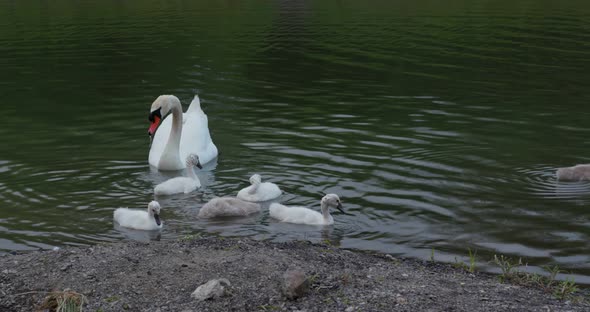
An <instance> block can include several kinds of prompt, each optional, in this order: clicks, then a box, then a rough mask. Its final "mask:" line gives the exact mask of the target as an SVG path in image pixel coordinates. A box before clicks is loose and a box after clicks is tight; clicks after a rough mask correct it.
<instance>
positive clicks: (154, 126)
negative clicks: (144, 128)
mask: <svg viewBox="0 0 590 312" xmlns="http://www.w3.org/2000/svg"><path fill="white" fill-rule="evenodd" d="M160 121H161V119H160V117H158V116H154V118H153V121H152V122H151V123H150V128H149V129H148V135H149V136H150V137H152V138H153V137H154V134H155V133H156V129H158V126H159V125H160Z"/></svg>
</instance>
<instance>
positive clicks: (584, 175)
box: [556, 164, 590, 181]
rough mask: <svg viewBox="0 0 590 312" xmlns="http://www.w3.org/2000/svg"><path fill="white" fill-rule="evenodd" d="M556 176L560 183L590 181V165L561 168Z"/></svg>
mask: <svg viewBox="0 0 590 312" xmlns="http://www.w3.org/2000/svg"><path fill="white" fill-rule="evenodd" d="M556 175H557V180H559V181H582V180H590V164H585V165H576V166H573V167H565V168H559V169H557V173H556Z"/></svg>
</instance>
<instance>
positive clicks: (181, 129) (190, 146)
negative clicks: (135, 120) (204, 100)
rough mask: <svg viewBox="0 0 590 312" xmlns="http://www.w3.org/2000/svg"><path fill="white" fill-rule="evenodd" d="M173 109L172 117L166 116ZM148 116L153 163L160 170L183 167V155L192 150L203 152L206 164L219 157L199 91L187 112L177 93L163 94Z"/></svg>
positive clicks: (203, 161)
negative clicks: (183, 108)
mask: <svg viewBox="0 0 590 312" xmlns="http://www.w3.org/2000/svg"><path fill="white" fill-rule="evenodd" d="M170 112H171V113H172V118H165V117H166V116H167V114H168V113H170ZM148 119H149V120H150V122H151V124H150V128H149V129H148V134H149V135H150V137H151V138H152V146H151V147H150V154H149V163H150V165H152V166H154V167H156V168H158V169H160V170H180V169H184V168H185V163H184V162H183V161H182V160H181V159H186V157H187V156H188V155H189V154H197V155H199V157H200V160H201V163H202V164H206V163H208V162H210V161H211V160H213V159H214V158H215V157H217V147H216V146H215V144H213V141H212V140H211V134H210V133H209V126H208V121H207V115H205V113H204V112H203V110H201V103H200V101H199V96H197V95H195V98H194V99H193V101H192V103H191V105H190V106H189V108H188V109H187V110H186V113H184V114H183V113H182V106H181V104H180V100H178V98H177V97H175V96H174V95H160V96H159V97H158V98H157V99H156V100H155V101H154V103H153V104H152V107H151V109H150V115H149V118H148ZM162 119H164V121H162ZM160 123H161V124H160Z"/></svg>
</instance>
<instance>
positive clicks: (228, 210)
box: [199, 197, 260, 218]
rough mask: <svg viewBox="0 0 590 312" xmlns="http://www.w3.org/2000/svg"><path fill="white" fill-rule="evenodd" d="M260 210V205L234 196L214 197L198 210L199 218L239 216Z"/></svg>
mask: <svg viewBox="0 0 590 312" xmlns="http://www.w3.org/2000/svg"><path fill="white" fill-rule="evenodd" d="M259 211H260V205H259V204H256V203H251V202H247V201H244V200H241V199H238V198H235V197H216V198H213V199H211V200H210V201H209V202H208V203H206V204H204V205H203V207H201V210H199V218H215V217H241V216H247V215H250V214H253V213H256V212H259Z"/></svg>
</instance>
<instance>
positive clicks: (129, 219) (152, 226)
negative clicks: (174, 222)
mask: <svg viewBox="0 0 590 312" xmlns="http://www.w3.org/2000/svg"><path fill="white" fill-rule="evenodd" d="M159 214H160V204H158V202H157V201H152V202H150V203H149V205H148V209H147V211H145V210H137V209H128V208H118V209H116V210H115V212H114V213H113V218H114V219H115V221H117V223H119V225H121V226H123V227H127V228H132V229H136V230H147V231H150V230H158V229H161V228H162V224H163V222H160V224H159V225H158V224H157V223H156V217H155V216H158V217H159Z"/></svg>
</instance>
